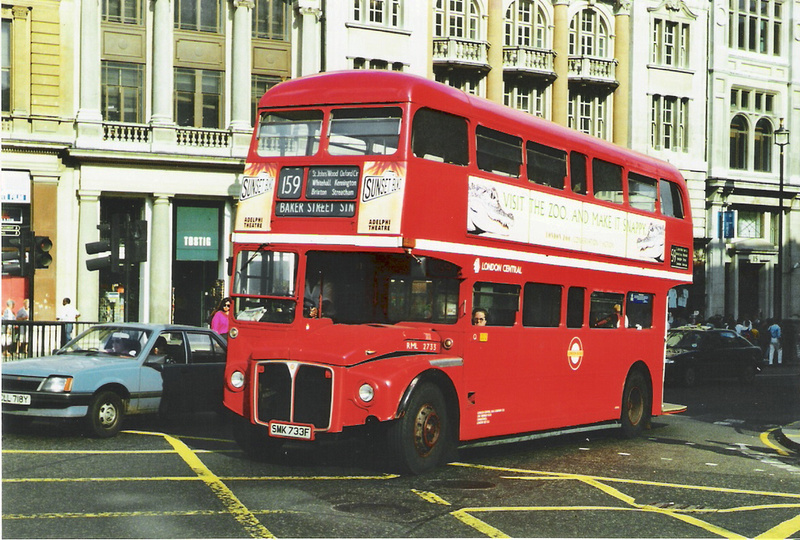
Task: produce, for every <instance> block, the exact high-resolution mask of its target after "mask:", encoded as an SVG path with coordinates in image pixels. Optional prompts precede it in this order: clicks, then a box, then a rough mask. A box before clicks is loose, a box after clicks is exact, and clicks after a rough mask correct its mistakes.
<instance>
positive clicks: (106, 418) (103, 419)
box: [98, 403, 117, 427]
mask: <svg viewBox="0 0 800 540" xmlns="http://www.w3.org/2000/svg"><path fill="white" fill-rule="evenodd" d="M98 418H99V420H100V423H101V424H102V425H103V426H106V427H107V426H111V425H113V424H114V422H116V420H117V408H116V407H114V405H112V404H111V403H103V404H102V405H101V406H100V410H99V411H98Z"/></svg>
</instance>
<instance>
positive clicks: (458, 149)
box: [411, 109, 469, 165]
mask: <svg viewBox="0 0 800 540" xmlns="http://www.w3.org/2000/svg"><path fill="white" fill-rule="evenodd" d="M411 150H412V152H414V155H415V156H417V157H420V158H423V159H429V160H431V161H439V162H442V163H453V164H455V165H466V164H468V163H469V143H468V140H467V121H466V120H465V119H464V118H461V117H460V116H455V115H452V114H447V113H443V112H441V111H434V110H433V109H420V110H418V111H417V112H416V114H415V115H414V123H413V125H412V129H411Z"/></svg>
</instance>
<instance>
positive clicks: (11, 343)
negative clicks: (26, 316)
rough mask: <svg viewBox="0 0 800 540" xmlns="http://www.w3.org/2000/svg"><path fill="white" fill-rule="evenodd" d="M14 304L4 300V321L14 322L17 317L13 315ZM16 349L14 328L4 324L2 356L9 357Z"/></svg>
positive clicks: (9, 300) (11, 301)
mask: <svg viewBox="0 0 800 540" xmlns="http://www.w3.org/2000/svg"><path fill="white" fill-rule="evenodd" d="M16 304H17V303H16V302H14V301H13V300H12V299H11V298H9V299H8V300H6V309H5V310H4V311H3V320H4V321H14V320H16V318H17V316H16V314H15V313H14V306H15V305H16ZM16 349H17V344H16V340H15V337H14V326H13V325H12V324H6V325H5V326H4V327H3V356H10V355H11V353H12V352H15V351H16Z"/></svg>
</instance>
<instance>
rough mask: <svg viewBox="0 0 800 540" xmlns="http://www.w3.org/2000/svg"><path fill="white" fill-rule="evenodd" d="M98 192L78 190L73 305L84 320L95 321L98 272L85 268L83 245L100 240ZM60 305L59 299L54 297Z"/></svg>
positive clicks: (96, 316)
mask: <svg viewBox="0 0 800 540" xmlns="http://www.w3.org/2000/svg"><path fill="white" fill-rule="evenodd" d="M98 223H100V192H99V191H78V247H79V249H78V290H77V298H73V299H72V301H73V305H75V308H76V309H77V310H78V311H79V312H80V313H81V319H82V320H84V321H89V322H92V321H97V320H98V319H99V314H100V273H99V272H90V271H89V270H87V269H86V259H88V258H89V257H88V256H87V255H86V250H85V249H84V246H85V245H86V244H88V243H89V242H97V241H98V240H100V231H99V230H98V229H97V224H98ZM56 301H57V303H58V305H61V304H60V302H61V300H60V299H56Z"/></svg>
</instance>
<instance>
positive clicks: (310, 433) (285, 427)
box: [269, 422, 314, 441]
mask: <svg viewBox="0 0 800 540" xmlns="http://www.w3.org/2000/svg"><path fill="white" fill-rule="evenodd" d="M269 434H270V436H272V437H283V438H285V439H302V440H305V441H310V440H312V439H313V438H314V430H313V428H312V427H311V426H302V425H299V424H285V423H283V422H270V423H269Z"/></svg>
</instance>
